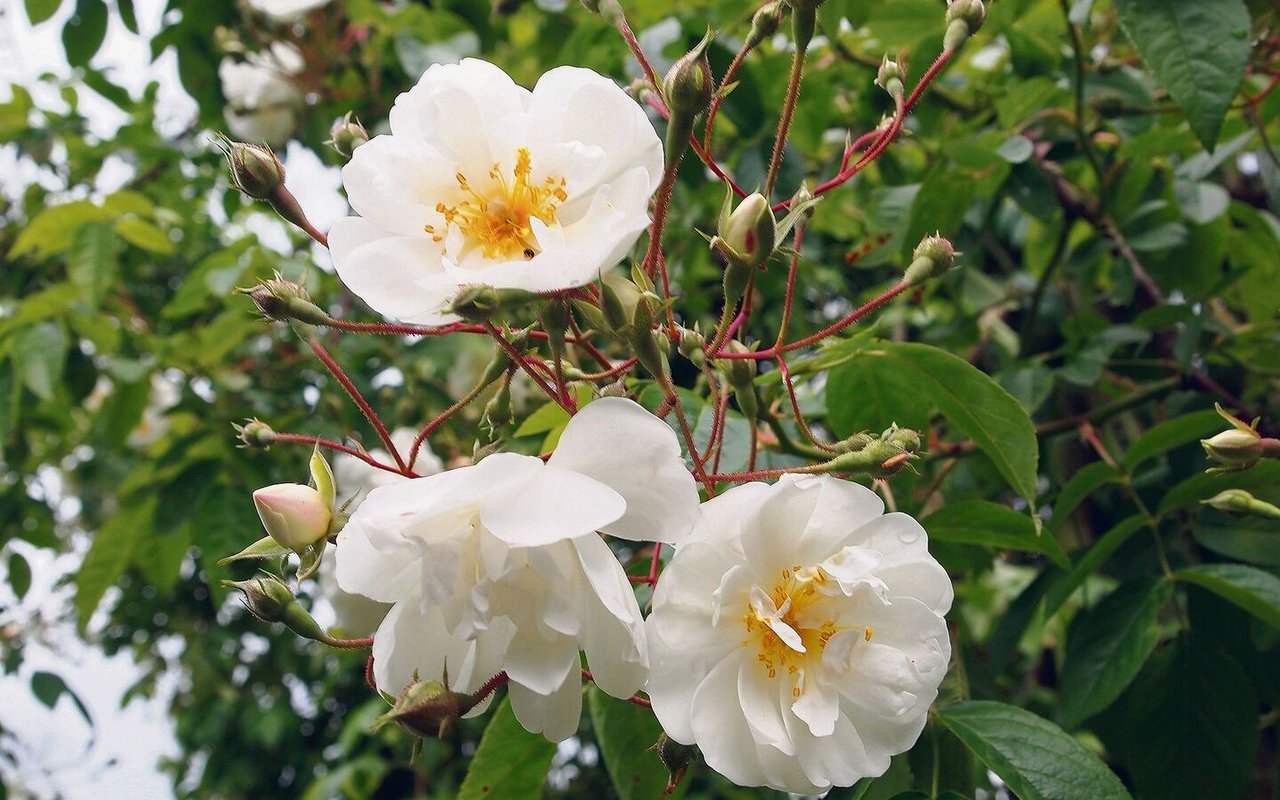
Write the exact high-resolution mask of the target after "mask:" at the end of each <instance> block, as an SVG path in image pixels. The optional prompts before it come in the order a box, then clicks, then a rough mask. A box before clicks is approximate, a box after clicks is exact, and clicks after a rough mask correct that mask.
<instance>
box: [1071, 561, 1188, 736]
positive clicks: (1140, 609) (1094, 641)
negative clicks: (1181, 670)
mask: <svg viewBox="0 0 1280 800" xmlns="http://www.w3.org/2000/svg"><path fill="white" fill-rule="evenodd" d="M1171 596H1172V586H1170V584H1169V583H1167V582H1165V581H1158V582H1157V581H1139V582H1135V583H1128V584H1124V585H1122V586H1121V587H1120V588H1119V589H1116V590H1115V591H1114V592H1112V593H1111V594H1109V595H1107V596H1106V597H1105V598H1103V599H1102V601H1101V602H1100V603H1098V604H1097V605H1096V606H1094V607H1093V608H1090V609H1086V610H1085V611H1081V612H1080V613H1079V614H1077V615H1076V618H1075V619H1074V620H1072V621H1071V630H1070V631H1069V632H1068V633H1067V648H1066V654H1065V657H1064V658H1063V663H1062V684H1061V692H1062V703H1063V708H1064V713H1065V722H1066V725H1067V727H1074V726H1075V725H1077V724H1079V723H1080V722H1081V721H1083V720H1085V719H1088V718H1089V717H1090V716H1092V715H1094V714H1096V713H1097V712H1099V711H1101V710H1102V709H1104V708H1106V707H1107V706H1109V705H1111V702H1112V701H1113V700H1115V699H1116V698H1117V697H1119V696H1120V693H1121V692H1123V691H1124V690H1125V688H1126V687H1128V685H1129V683H1130V682H1131V681H1132V680H1133V678H1134V676H1136V675H1137V674H1138V672H1139V671H1140V670H1141V669H1142V665H1143V664H1144V663H1146V660H1147V657H1148V656H1150V655H1151V651H1152V650H1154V649H1155V647H1156V644H1158V643H1159V641H1160V625H1159V622H1158V620H1159V616H1160V610H1161V609H1163V608H1164V607H1165V605H1166V604H1167V603H1168V602H1169V598H1170V597H1171Z"/></svg>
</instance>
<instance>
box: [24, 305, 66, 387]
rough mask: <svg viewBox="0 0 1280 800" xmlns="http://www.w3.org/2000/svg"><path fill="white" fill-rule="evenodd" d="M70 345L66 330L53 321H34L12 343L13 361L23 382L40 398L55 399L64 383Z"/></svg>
mask: <svg viewBox="0 0 1280 800" xmlns="http://www.w3.org/2000/svg"><path fill="white" fill-rule="evenodd" d="M67 347H68V342H67V333H66V331H65V330H63V328H62V326H61V325H59V324H58V323H56V322H52V321H48V322H41V323H39V324H37V325H32V326H31V327H30V328H27V329H26V330H25V331H23V332H22V333H21V334H19V335H18V337H17V339H16V340H15V341H14V343H13V363H14V366H15V367H16V368H17V370H18V376H19V377H20V378H21V379H22V383H23V385H24V386H26V387H27V388H28V389H30V390H31V393H32V394H34V395H35V396H36V397H39V398H40V399H41V400H45V401H51V400H53V398H54V396H55V394H56V393H57V390H58V386H59V385H60V384H61V383H62V370H63V368H64V367H65V366H66V364H67Z"/></svg>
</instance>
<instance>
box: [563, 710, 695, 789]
mask: <svg viewBox="0 0 1280 800" xmlns="http://www.w3.org/2000/svg"><path fill="white" fill-rule="evenodd" d="M587 706H588V708H589V709H590V711H591V725H592V728H594V730H595V733H596V741H597V743H598V744H599V745H600V758H601V760H603V761H604V765H605V768H606V769H607V770H608V771H609V779H610V780H611V781H613V787H614V789H616V790H617V793H618V797H619V798H620V800H648V798H651V797H662V796H663V791H664V790H665V788H666V785H667V770H666V767H664V766H663V765H662V760H661V759H660V758H658V752H657V751H656V750H655V749H654V748H653V746H654V744H656V743H657V741H658V736H659V735H661V733H662V726H661V725H659V724H658V720H657V718H655V717H654V716H653V713H652V712H650V711H646V710H644V709H642V708H640V707H639V706H636V705H633V704H631V703H628V702H627V701H626V700H618V699H616V698H613V697H610V696H609V695H607V694H605V693H604V692H602V691H600V690H599V689H597V688H595V687H592V688H591V690H590V693H589V694H588V696H587ZM688 787H689V782H688V781H681V783H680V785H679V786H678V787H677V788H676V790H675V792H674V793H673V794H672V795H670V796H671V797H681V796H683V795H684V794H685V792H686V791H687V790H688Z"/></svg>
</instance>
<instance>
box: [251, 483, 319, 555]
mask: <svg viewBox="0 0 1280 800" xmlns="http://www.w3.org/2000/svg"><path fill="white" fill-rule="evenodd" d="M253 505H254V506H255V507H256V508H257V509H258V517H259V518H260V519H261V520H262V527H264V528H266V530H267V535H268V536H270V537H271V538H272V539H274V540H275V542H276V544H278V545H280V546H281V547H286V548H288V549H290V550H292V551H293V552H295V553H301V552H302V551H303V550H306V549H307V548H308V547H310V546H311V545H313V544H315V543H316V542H318V541H320V540H321V539H323V538H324V537H325V536H327V535H328V534H329V525H330V523H331V522H333V510H332V509H331V508H330V506H329V503H327V502H326V501H325V499H324V497H323V496H322V495H321V494H320V492H319V491H317V490H315V489H313V488H311V487H310V486H305V485H303V484H301V483H277V484H274V485H272V486H266V487H264V488H262V489H258V490H257V491H255V492H254V493H253Z"/></svg>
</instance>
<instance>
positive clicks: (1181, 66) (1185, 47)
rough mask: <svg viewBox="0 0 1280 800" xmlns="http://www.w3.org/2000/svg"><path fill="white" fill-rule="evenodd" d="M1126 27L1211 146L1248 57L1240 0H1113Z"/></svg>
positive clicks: (1246, 16) (1203, 140) (1244, 11)
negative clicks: (1187, 0)
mask: <svg viewBox="0 0 1280 800" xmlns="http://www.w3.org/2000/svg"><path fill="white" fill-rule="evenodd" d="M1115 6H1116V15H1117V16H1118V17H1119V19H1120V24H1121V26H1122V27H1123V28H1124V30H1125V33H1126V34H1127V35H1128V36H1129V39H1130V40H1131V41H1132V42H1133V44H1134V46H1135V47H1137V48H1138V52H1139V53H1141V54H1142V59H1143V60H1144V61H1146V62H1147V65H1148V66H1149V67H1150V68H1151V71H1152V72H1153V73H1155V76H1156V79H1157V80H1158V81H1159V82H1160V85H1161V86H1163V87H1164V88H1165V89H1168V90H1169V94H1171V95H1173V99H1175V100H1177V101H1178V104H1179V105H1181V106H1182V111H1183V113H1184V114H1185V115H1186V117H1187V122H1188V123H1190V125H1191V130H1192V131H1194V132H1195V134H1196V137H1197V138H1198V139H1199V140H1200V141H1201V143H1203V144H1204V146H1205V148H1207V149H1209V150H1212V149H1213V145H1214V143H1215V142H1216V141H1217V139H1218V131H1219V130H1220V129H1221V127H1222V119H1223V117H1225V116H1226V113H1227V108H1228V107H1229V106H1230V105H1231V101H1232V99H1233V98H1234V97H1235V95H1236V90H1237V89H1238V88H1239V87H1240V81H1241V80H1243V79H1244V70H1245V65H1246V64H1247V63H1248V61H1249V51H1250V49H1251V48H1250V44H1251V43H1250V41H1249V26H1250V21H1249V10H1248V9H1247V8H1246V7H1245V4H1244V2H1243V0H1196V1H1195V2H1169V0H1115Z"/></svg>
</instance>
